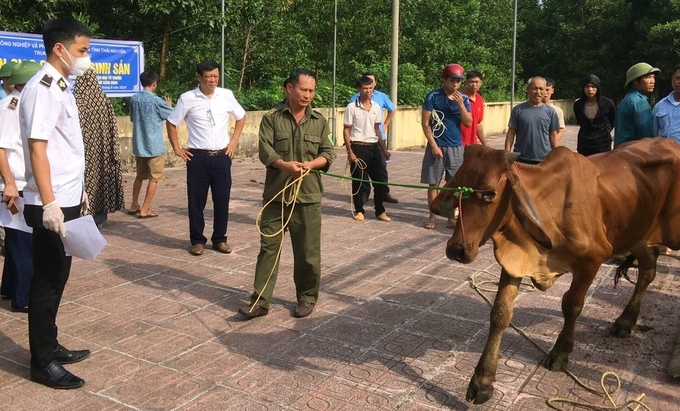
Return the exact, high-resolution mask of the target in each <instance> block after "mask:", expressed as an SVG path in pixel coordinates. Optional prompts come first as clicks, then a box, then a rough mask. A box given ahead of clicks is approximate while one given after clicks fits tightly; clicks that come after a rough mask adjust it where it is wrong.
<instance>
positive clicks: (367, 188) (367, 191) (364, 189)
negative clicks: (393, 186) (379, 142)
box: [361, 153, 390, 197]
mask: <svg viewBox="0 0 680 411" xmlns="http://www.w3.org/2000/svg"><path fill="white" fill-rule="evenodd" d="M381 154H382V153H381ZM383 167H384V171H383V181H384V182H386V183H387V182H388V181H390V179H389V176H388V175H387V160H386V159H385V156H383ZM385 187H387V193H389V192H390V186H385ZM361 195H365V196H366V197H368V196H370V195H371V185H370V184H362V185H361Z"/></svg>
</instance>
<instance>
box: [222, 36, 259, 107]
mask: <svg viewBox="0 0 680 411" xmlns="http://www.w3.org/2000/svg"><path fill="white" fill-rule="evenodd" d="M252 29H253V26H252V25H250V26H248V32H247V33H246V44H245V45H244V46H243V61H242V62H241V77H240V78H239V79H238V89H237V90H236V93H237V94H240V93H241V86H242V85H243V77H245V74H246V61H247V60H248V44H249V43H250V31H251V30H252ZM222 70H224V67H222Z"/></svg>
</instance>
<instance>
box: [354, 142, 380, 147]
mask: <svg viewBox="0 0 680 411" xmlns="http://www.w3.org/2000/svg"><path fill="white" fill-rule="evenodd" d="M376 144H378V143H364V142H363V141H352V145H355V146H366V147H372V146H374V145H376Z"/></svg>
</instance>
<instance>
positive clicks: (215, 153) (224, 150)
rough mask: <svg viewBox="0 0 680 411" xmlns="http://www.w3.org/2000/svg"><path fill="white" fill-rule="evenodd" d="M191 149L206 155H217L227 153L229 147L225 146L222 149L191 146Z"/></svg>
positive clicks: (192, 151) (193, 151)
mask: <svg viewBox="0 0 680 411" xmlns="http://www.w3.org/2000/svg"><path fill="white" fill-rule="evenodd" d="M189 151H190V152H191V153H197V154H203V155H206V156H208V157H217V156H219V155H222V154H224V153H226V151H227V148H226V147H225V148H223V149H221V150H200V149H198V148H190V149H189Z"/></svg>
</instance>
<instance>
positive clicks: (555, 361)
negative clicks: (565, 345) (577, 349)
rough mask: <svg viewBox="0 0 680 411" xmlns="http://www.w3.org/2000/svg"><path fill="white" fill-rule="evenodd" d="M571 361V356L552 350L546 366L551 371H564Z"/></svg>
mask: <svg viewBox="0 0 680 411" xmlns="http://www.w3.org/2000/svg"><path fill="white" fill-rule="evenodd" d="M568 363H569V357H567V356H566V355H563V354H559V353H553V352H550V354H549V355H548V358H547V359H546V360H545V366H546V368H548V369H549V370H550V371H564V369H565V368H567V364H568Z"/></svg>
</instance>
